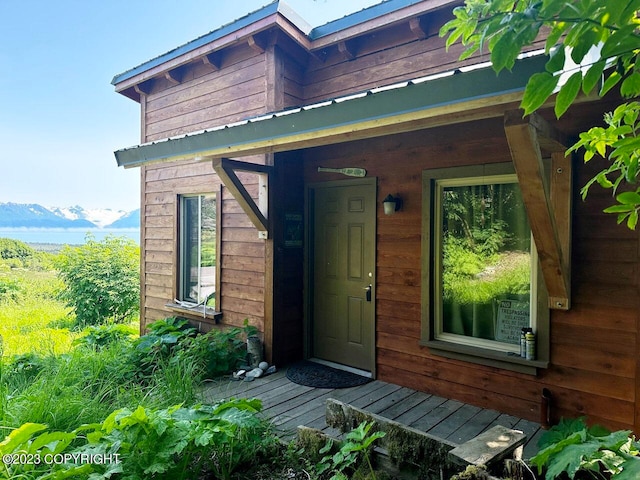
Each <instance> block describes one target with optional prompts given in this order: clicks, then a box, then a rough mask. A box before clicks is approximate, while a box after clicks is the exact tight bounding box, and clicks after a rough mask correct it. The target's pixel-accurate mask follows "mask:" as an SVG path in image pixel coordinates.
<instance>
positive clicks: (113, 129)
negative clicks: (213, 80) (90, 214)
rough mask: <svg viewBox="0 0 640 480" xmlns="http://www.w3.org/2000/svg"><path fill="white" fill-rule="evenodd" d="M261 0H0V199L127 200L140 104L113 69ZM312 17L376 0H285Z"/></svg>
mask: <svg viewBox="0 0 640 480" xmlns="http://www.w3.org/2000/svg"><path fill="white" fill-rule="evenodd" d="M285 1H286V0H285ZM268 3H270V1H269V0H241V1H235V2H234V1H229V0H206V1H205V0H56V1H53V0H0V145H1V147H2V148H1V150H0V202H16V203H39V204H41V205H44V206H58V207H66V206H71V205H76V204H79V205H81V206H83V207H85V208H114V209H123V210H133V209H135V208H138V206H139V200H140V193H139V192H140V189H139V170H138V169H132V170H124V169H122V168H119V167H117V166H116V162H115V159H114V156H113V151H114V150H117V149H119V148H123V147H129V146H132V145H135V144H137V143H139V140H140V117H139V105H138V104H137V103H136V102H134V101H132V100H130V99H128V98H126V97H123V96H122V95H119V94H116V93H115V92H114V90H113V86H112V85H111V79H112V78H113V76H114V75H116V74H118V73H122V72H124V71H126V70H128V69H130V68H132V67H134V66H136V65H139V64H141V63H143V62H145V61H146V60H149V59H151V58H154V57H156V56H158V55H160V54H162V53H165V52H167V51H169V50H171V49H173V48H174V47H176V46H178V45H181V44H183V43H186V42H188V41H190V40H192V39H194V38H196V37H198V36H200V35H202V34H205V33H207V32H210V31H212V30H215V29H216V28H218V27H219V26H221V25H224V24H226V23H229V22H231V21H233V20H235V19H237V18H239V17H242V16H244V15H245V14H247V13H249V12H251V11H254V10H256V9H258V8H260V7H261V6H263V5H266V4H268ZM287 3H288V4H289V5H290V6H291V7H292V8H293V9H294V10H296V11H297V12H298V13H299V14H300V16H302V17H303V18H304V19H305V20H306V21H307V22H308V23H309V24H311V25H313V26H316V25H321V24H324V23H327V22H328V21H330V20H333V19H335V18H340V17H342V16H344V15H346V14H348V13H351V12H354V11H358V10H361V9H362V8H365V7H367V6H370V5H374V4H376V3H380V0H348V1H347V0H288V1H287Z"/></svg>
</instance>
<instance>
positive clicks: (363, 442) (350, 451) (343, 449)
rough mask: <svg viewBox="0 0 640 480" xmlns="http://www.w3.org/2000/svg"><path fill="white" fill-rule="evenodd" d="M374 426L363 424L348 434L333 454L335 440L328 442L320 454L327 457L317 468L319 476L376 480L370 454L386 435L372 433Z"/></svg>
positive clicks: (367, 423) (339, 479)
mask: <svg viewBox="0 0 640 480" xmlns="http://www.w3.org/2000/svg"><path fill="white" fill-rule="evenodd" d="M373 425H374V424H373V422H362V423H361V424H360V425H358V427H357V428H355V429H353V430H351V431H350V432H349V433H347V435H346V437H345V441H344V442H343V443H342V444H341V445H340V446H339V448H338V450H337V451H336V452H335V453H333V454H331V452H332V451H333V450H334V442H333V440H329V441H327V443H326V445H325V446H324V447H323V448H322V449H321V450H320V453H322V454H327V455H325V456H324V457H323V458H322V460H320V462H319V463H318V464H317V466H316V471H317V473H318V475H324V476H327V475H331V476H330V477H327V478H329V479H330V480H348V479H350V478H370V479H375V478H376V476H375V471H374V469H373V465H372V463H371V457H370V454H371V450H372V448H373V444H374V442H375V441H376V440H378V439H379V438H382V437H384V436H385V435H386V434H385V432H372V431H371V428H372V427H373ZM363 472H366V473H363ZM323 478H324V477H323Z"/></svg>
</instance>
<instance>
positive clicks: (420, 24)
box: [409, 17, 427, 40]
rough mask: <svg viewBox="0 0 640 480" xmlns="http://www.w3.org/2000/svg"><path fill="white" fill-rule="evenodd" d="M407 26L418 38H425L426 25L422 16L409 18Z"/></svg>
mask: <svg viewBox="0 0 640 480" xmlns="http://www.w3.org/2000/svg"><path fill="white" fill-rule="evenodd" d="M409 28H410V29H411V32H412V33H413V34H414V35H415V37H416V38H417V39H418V40H424V39H425V38H427V26H426V22H425V21H424V20H423V19H422V17H419V18H412V19H411V20H409Z"/></svg>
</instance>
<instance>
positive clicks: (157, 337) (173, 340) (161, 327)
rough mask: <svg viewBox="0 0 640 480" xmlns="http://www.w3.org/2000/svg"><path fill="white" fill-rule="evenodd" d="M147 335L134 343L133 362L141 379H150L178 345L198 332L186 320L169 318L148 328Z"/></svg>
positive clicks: (158, 321)
mask: <svg viewBox="0 0 640 480" xmlns="http://www.w3.org/2000/svg"><path fill="white" fill-rule="evenodd" d="M147 332H148V333H147V334H146V335H143V336H141V337H140V338H138V339H137V340H136V341H135V342H134V351H133V359H132V362H133V364H134V365H135V366H136V370H137V372H138V374H139V375H140V376H141V377H148V376H150V375H151V374H153V372H154V371H155V370H156V369H157V368H158V367H159V366H160V365H162V364H164V363H165V362H166V361H167V360H168V359H169V357H170V356H171V355H172V354H173V351H174V349H175V348H176V347H177V346H178V344H179V343H180V342H181V341H182V340H184V339H185V338H188V337H190V336H195V335H196V333H197V332H198V331H197V330H196V329H195V328H193V327H192V326H190V325H189V322H188V321H187V320H185V319H183V318H182V319H181V318H177V317H169V318H165V319H162V320H156V321H155V322H153V323H151V324H150V325H148V326H147Z"/></svg>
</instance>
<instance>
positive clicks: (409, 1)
mask: <svg viewBox="0 0 640 480" xmlns="http://www.w3.org/2000/svg"><path fill="white" fill-rule="evenodd" d="M420 3H425V0H383V1H382V2H381V3H378V4H376V5H372V6H370V7H367V8H364V9H362V10H360V11H359V12H354V13H350V14H349V15H346V16H344V17H342V18H338V19H336V20H332V21H330V22H329V23H326V24H324V25H320V26H318V27H315V28H313V30H311V32H310V33H309V38H310V39H311V40H312V41H315V40H319V39H321V38H325V37H328V36H329V35H334V34H336V33H338V32H340V31H343V30H347V29H349V28H352V27H354V26H356V25H359V24H361V23H365V22H369V21H371V20H374V19H376V18H378V17H382V16H384V15H388V14H390V13H394V12H397V11H398V10H401V9H404V8H407V7H410V6H413V5H417V4H420ZM428 3H434V2H428ZM437 3H439V4H440V5H443V4H447V3H451V1H448V0H447V1H441V2H437Z"/></svg>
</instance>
